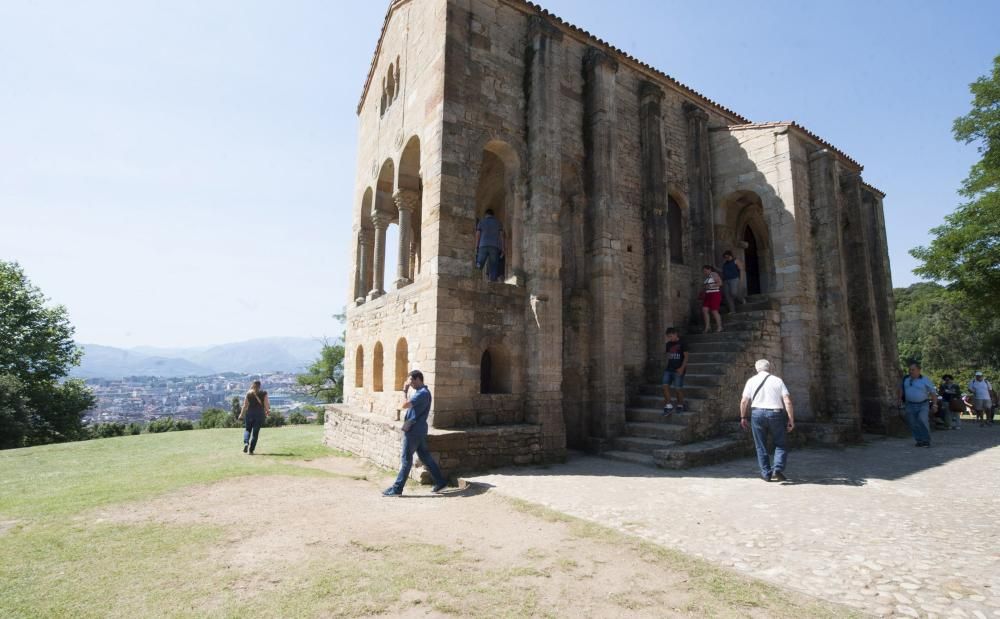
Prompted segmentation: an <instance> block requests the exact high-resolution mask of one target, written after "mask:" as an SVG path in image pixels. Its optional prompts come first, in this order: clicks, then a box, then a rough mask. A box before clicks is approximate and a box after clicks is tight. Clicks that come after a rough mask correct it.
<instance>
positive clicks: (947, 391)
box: [938, 374, 965, 430]
mask: <svg viewBox="0 0 1000 619" xmlns="http://www.w3.org/2000/svg"><path fill="white" fill-rule="evenodd" d="M938 398H939V399H940V400H941V402H943V404H942V405H941V406H940V413H941V415H942V416H943V418H944V427H945V428H951V429H952V430H958V429H959V428H960V427H961V423H962V421H961V420H962V411H964V410H965V403H964V402H962V388H961V387H959V386H958V383H956V382H955V378H954V377H953V376H952V375H951V374H945V375H944V376H942V377H941V384H940V385H938Z"/></svg>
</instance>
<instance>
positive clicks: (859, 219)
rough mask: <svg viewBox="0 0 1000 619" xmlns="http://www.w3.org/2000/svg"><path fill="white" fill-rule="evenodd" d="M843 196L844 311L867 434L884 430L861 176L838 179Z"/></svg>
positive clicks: (879, 350)
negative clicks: (846, 317)
mask: <svg viewBox="0 0 1000 619" xmlns="http://www.w3.org/2000/svg"><path fill="white" fill-rule="evenodd" d="M840 190H841V193H842V194H843V196H844V200H843V202H844V216H845V217H844V221H845V224H846V225H845V226H844V239H843V241H844V253H845V256H846V260H844V264H845V265H846V267H847V272H846V277H847V301H848V303H847V307H848V310H849V311H850V318H851V331H852V332H853V334H854V342H855V346H854V352H855V355H856V356H857V362H858V386H859V389H860V398H861V402H860V404H861V410H860V411H858V412H859V415H858V416H857V418H856V419H857V422H859V423H860V424H862V425H864V427H865V428H867V429H870V430H881V429H884V424H883V421H882V406H883V402H882V394H881V392H880V388H881V386H882V384H883V383H884V378H883V377H882V373H883V371H884V366H883V363H882V345H881V341H882V334H881V333H880V329H879V323H878V316H877V315H876V309H875V303H876V301H875V297H874V296H873V286H872V275H873V272H872V271H873V261H874V257H873V256H872V255H871V254H870V251H869V250H870V249H871V244H870V243H869V238H868V237H869V236H871V234H872V231H871V230H870V229H869V221H868V220H867V218H866V217H865V216H864V212H863V205H862V202H861V174H860V173H857V172H849V173H845V174H842V175H841V176H840Z"/></svg>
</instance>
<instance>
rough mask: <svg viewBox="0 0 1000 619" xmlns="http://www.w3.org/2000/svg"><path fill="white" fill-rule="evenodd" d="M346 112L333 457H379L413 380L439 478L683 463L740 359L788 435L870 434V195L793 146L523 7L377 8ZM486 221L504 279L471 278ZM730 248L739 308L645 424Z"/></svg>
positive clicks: (883, 416)
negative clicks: (792, 413) (584, 459)
mask: <svg viewBox="0 0 1000 619" xmlns="http://www.w3.org/2000/svg"><path fill="white" fill-rule="evenodd" d="M358 119H359V122H360V137H359V145H358V166H357V177H356V178H357V181H356V183H357V184H356V194H355V196H356V197H355V204H354V217H353V228H352V229H353V234H354V239H355V246H354V247H352V248H351V250H350V258H351V270H352V274H353V278H352V280H351V281H352V289H351V291H350V292H349V294H348V299H349V302H348V308H347V321H348V324H347V339H346V357H345V389H344V393H345V402H344V404H342V405H336V406H331V407H330V411H329V414H328V416H327V430H326V441H327V443H328V444H330V445H332V446H335V447H339V448H342V449H346V450H349V451H352V452H354V453H358V454H360V455H363V456H366V457H369V458H371V459H373V460H375V461H377V462H380V463H382V464H386V465H393V464H394V463H395V458H396V457H397V451H398V441H399V438H400V437H399V430H398V425H399V422H398V421H397V416H398V413H397V410H396V408H397V406H398V405H399V403H400V402H401V400H402V396H403V394H402V392H401V390H400V388H401V385H402V383H403V380H404V379H405V376H406V373H407V371H408V370H410V369H413V368H419V369H420V370H422V371H423V373H424V375H425V377H426V380H427V383H428V385H429V386H430V388H431V391H432V393H433V394H434V403H433V407H432V411H431V419H430V421H431V427H432V430H431V435H430V445H431V450H432V451H433V452H435V453H436V454H437V455H439V456H440V457H441V464H442V467H443V468H444V469H445V471H446V472H447V473H449V474H455V473H459V472H463V471H468V470H473V469H483V468H489V467H492V466H496V465H500V464H527V463H539V462H550V461H560V460H562V459H563V458H564V457H565V454H566V450H567V449H584V450H589V451H592V452H598V453H605V454H608V455H611V456H612V457H615V455H616V454H617V457H619V458H621V459H631V460H636V461H643V462H648V463H651V464H658V465H660V466H685V465H689V464H692V463H699V462H701V461H703V460H705V459H706V458H707V457H708V456H709V455H712V454H722V453H724V452H726V449H727V445H729V443H726V442H725V441H726V439H725V437H726V436H727V433H728V432H729V431H730V430H731V421H732V418H733V417H734V415H735V413H734V411H735V408H734V406H735V403H736V402H737V401H738V397H739V389H740V387H741V385H742V384H743V379H744V378H745V376H746V375H747V374H748V373H750V372H752V360H753V359H754V358H755V357H760V356H768V357H769V358H770V359H771V361H772V364H773V365H774V366H776V368H777V370H778V372H779V373H781V374H782V375H783V377H784V379H785V381H786V383H787V384H788V386H789V388H790V389H791V391H792V393H793V397H794V398H795V400H796V403H797V406H796V409H797V413H798V415H797V417H798V418H799V419H800V420H801V421H802V422H804V423H803V428H804V429H805V430H806V435H807V436H814V437H819V438H818V440H825V441H831V440H833V441H839V440H848V439H850V438H852V437H856V436H858V435H859V434H860V432H861V429H862V427H863V426H864V427H866V428H868V429H872V430H879V429H885V427H886V426H887V425H888V424H889V422H890V420H891V418H892V415H891V413H890V412H889V411H890V408H891V405H892V403H893V388H894V384H895V380H896V369H895V368H894V360H895V358H896V349H895V333H894V326H893V320H892V315H891V310H892V304H891V279H890V276H889V260H888V254H887V248H886V242H885V230H884V217H883V214H882V199H883V197H884V196H883V194H882V193H881V192H879V191H878V190H877V189H874V188H873V187H871V186H870V185H868V184H866V183H865V182H864V181H863V179H862V177H861V172H862V167H861V165H860V164H858V163H857V162H855V161H854V160H852V159H851V158H850V157H848V156H847V155H845V154H844V153H842V152H841V151H839V150H838V149H836V148H835V147H833V146H832V145H830V144H828V143H827V142H825V141H823V140H822V139H820V138H819V137H817V136H815V135H814V134H812V133H810V132H809V131H807V130H806V129H804V128H802V127H800V126H799V125H796V124H795V123H790V122H782V123H751V122H749V121H748V120H747V119H745V118H743V117H741V116H740V115H738V114H736V113H735V112H733V111H731V110H728V109H726V108H724V107H722V106H720V105H718V104H716V103H715V102H713V101H711V100H709V99H707V98H706V97H704V96H703V95H700V94H699V93H697V92H695V91H693V90H691V89H690V88H688V87H686V86H684V85H682V84H679V83H678V82H676V81H675V80H673V79H672V78H670V77H669V76H667V75H665V74H663V73H660V72H659V71H657V70H655V69H653V68H651V67H649V66H647V65H645V64H643V63H641V62H640V61H638V60H636V59H634V58H631V57H629V56H627V55H626V54H624V53H622V52H621V51H619V50H617V49H615V48H614V47H611V46H610V45H608V44H607V43H605V42H603V41H601V40H599V39H597V38H595V37H594V36H592V35H590V34H589V33H587V32H584V31H582V30H580V29H579V28H576V27H574V26H572V25H570V24H567V23H565V22H563V21H562V20H559V19H558V18H556V17H554V16H552V15H550V14H549V13H548V12H547V11H544V10H543V9H541V8H540V7H538V6H537V5H534V4H532V3H529V2H525V1H523V0H395V1H393V2H392V3H391V4H390V6H389V10H388V13H387V16H386V21H385V24H384V27H383V31H382V34H381V37H380V39H379V42H378V46H377V48H376V51H375V56H374V58H373V60H372V65H371V68H370V73H369V77H368V80H367V82H366V84H365V87H364V92H363V94H362V98H361V101H360V103H359V106H358ZM487 209H490V210H492V211H493V212H494V213H495V214H496V217H497V218H498V219H499V220H500V221H501V223H502V224H503V229H504V232H503V234H504V245H505V250H506V252H505V253H506V255H505V260H504V263H503V270H502V273H501V281H500V282H489V281H486V278H485V277H484V275H483V274H482V273H481V272H479V271H476V270H475V268H474V264H473V261H474V254H475V248H474V246H473V235H474V232H475V225H476V221H477V220H478V219H481V218H482V217H483V216H484V215H485V212H486V210H487ZM394 228H395V233H394V234H389V231H390V230H393V229H394ZM390 238H396V239H398V243H394V246H393V247H387V240H388V239H390ZM725 249H731V250H733V251H734V253H735V254H736V255H737V257H739V258H741V259H742V260H743V261H744V263H745V264H746V265H747V287H748V290H747V292H748V293H749V295H750V299H751V303H750V304H749V305H747V306H745V307H743V308H741V311H740V312H739V313H738V314H735V315H732V316H724V322H725V324H726V325H727V329H726V332H724V333H722V334H718V335H709V336H701V335H699V336H697V337H691V338H689V339H690V342H691V346H692V367H691V369H690V370H689V378H688V380H689V389H688V392H689V394H688V395H689V399H690V407H689V408H690V412H688V413H685V414H684V415H680V416H677V418H676V419H674V420H672V421H671V423H661V422H659V420H658V419H657V418H656V417H655V412H656V409H657V408H658V406H659V403H658V402H657V397H658V396H657V387H656V383H657V382H658V377H659V373H660V371H661V369H662V363H663V336H662V334H663V331H664V330H665V329H666V328H667V327H670V326H676V327H679V328H680V329H681V330H682V332H688V333H692V332H693V329H698V330H700V327H698V326H697V325H695V324H693V321H694V320H696V319H697V317H698V316H699V313H700V312H699V308H698V300H697V293H698V290H699V285H700V280H701V268H700V267H701V265H702V264H703V263H712V264H715V263H719V262H720V261H721V253H722V251H723V250H725ZM345 257H346V256H345ZM387 271H388V272H387ZM720 441H721V442H720ZM743 447H745V446H743ZM741 449H742V447H741ZM737 451H739V450H738V449H737ZM713 457H714V456H713ZM419 470H420V469H415V473H414V474H415V475H416V474H418V473H419Z"/></svg>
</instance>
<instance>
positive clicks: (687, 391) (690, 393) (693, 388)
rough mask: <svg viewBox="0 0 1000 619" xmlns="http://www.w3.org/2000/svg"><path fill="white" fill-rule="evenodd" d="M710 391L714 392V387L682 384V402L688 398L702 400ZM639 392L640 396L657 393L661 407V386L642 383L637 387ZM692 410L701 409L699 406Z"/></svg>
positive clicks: (660, 406)
mask: <svg viewBox="0 0 1000 619" xmlns="http://www.w3.org/2000/svg"><path fill="white" fill-rule="evenodd" d="M710 391H712V392H714V389H712V388H706V387H705V386H703V385H690V386H689V385H687V384H685V385H684V402H685V403H686V402H687V401H688V400H692V401H694V400H704V399H705V398H707V397H708V396H709V395H711V394H710V393H709V392H710ZM639 394H640V395H642V396H655V395H659V396H660V404H659V408H662V407H663V387H661V386H658V385H642V386H640V387H639ZM692 410H701V409H700V408H698V409H695V408H694V407H692Z"/></svg>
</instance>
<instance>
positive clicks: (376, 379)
mask: <svg viewBox="0 0 1000 619" xmlns="http://www.w3.org/2000/svg"><path fill="white" fill-rule="evenodd" d="M382 372H383V367H382V342H376V343H375V354H374V355H373V358H372V391H382Z"/></svg>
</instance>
